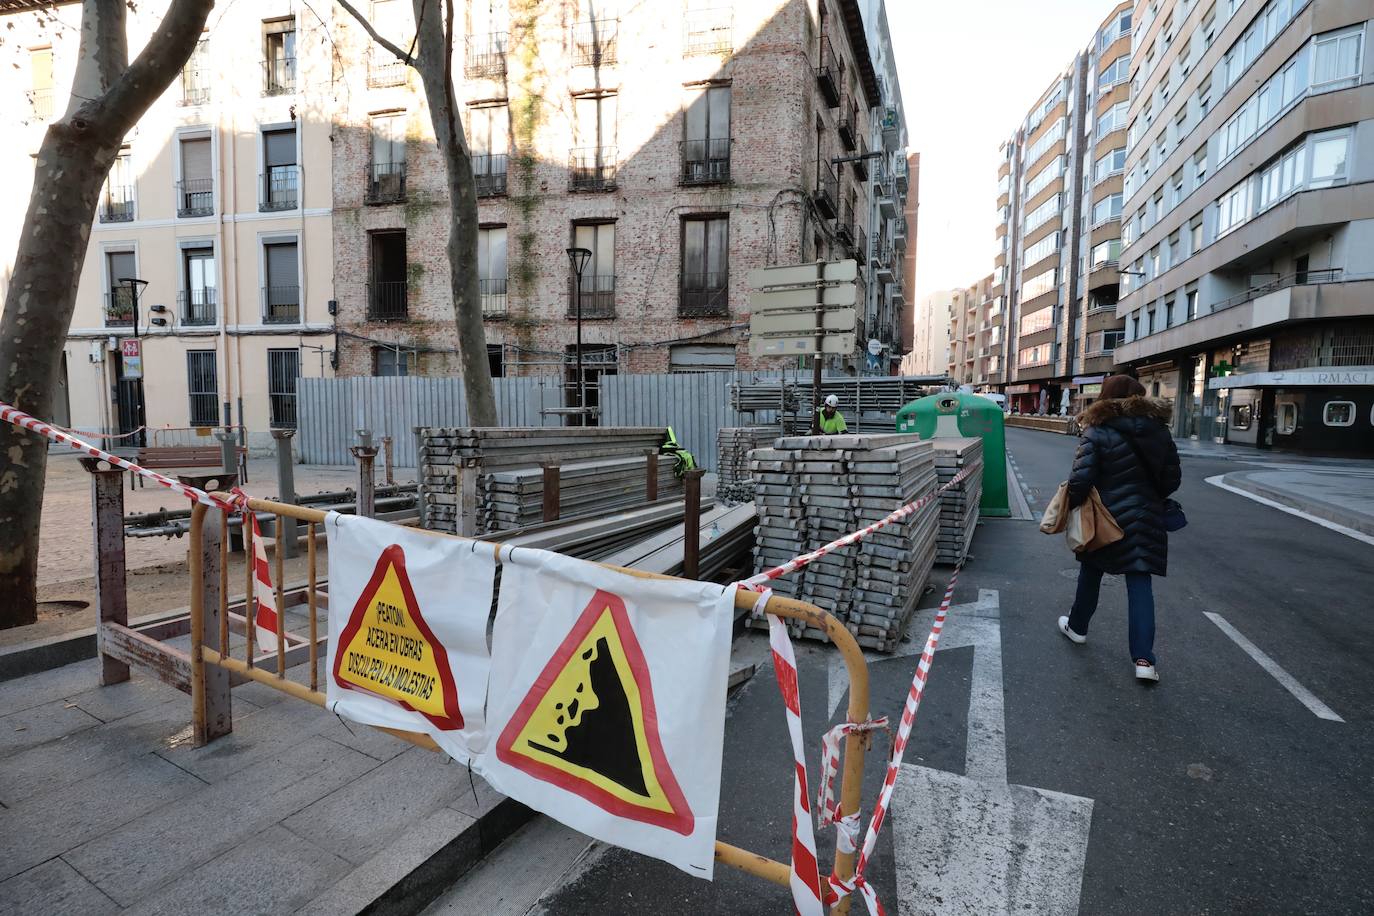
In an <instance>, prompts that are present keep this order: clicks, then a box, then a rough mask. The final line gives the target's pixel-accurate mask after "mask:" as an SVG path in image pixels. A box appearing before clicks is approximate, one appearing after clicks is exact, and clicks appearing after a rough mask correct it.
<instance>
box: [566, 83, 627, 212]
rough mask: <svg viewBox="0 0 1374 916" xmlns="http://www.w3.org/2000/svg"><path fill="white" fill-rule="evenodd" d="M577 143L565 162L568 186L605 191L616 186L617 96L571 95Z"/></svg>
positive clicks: (605, 94) (601, 94)
mask: <svg viewBox="0 0 1374 916" xmlns="http://www.w3.org/2000/svg"><path fill="white" fill-rule="evenodd" d="M573 114H574V127H575V131H574V136H575V142H576V144H577V145H576V147H575V148H574V149H573V151H572V153H571V157H570V162H569V164H568V173H569V178H568V189H569V190H572V191H606V190H610V189H611V188H614V187H615V167H616V147H615V137H616V96H615V94H614V93H604V92H603V93H595V94H590V95H579V96H576V97H574V99H573Z"/></svg>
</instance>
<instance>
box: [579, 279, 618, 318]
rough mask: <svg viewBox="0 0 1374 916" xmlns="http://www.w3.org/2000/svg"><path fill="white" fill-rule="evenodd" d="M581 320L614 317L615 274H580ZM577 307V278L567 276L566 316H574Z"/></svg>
mask: <svg viewBox="0 0 1374 916" xmlns="http://www.w3.org/2000/svg"><path fill="white" fill-rule="evenodd" d="M581 302H582V320H583V321H587V320H596V319H601V318H614V317H615V275H614V274H598V275H595V276H592V275H588V274H583V275H582V290H581ZM577 308H578V287H577V278H576V277H569V278H568V317H569V318H576V317H577Z"/></svg>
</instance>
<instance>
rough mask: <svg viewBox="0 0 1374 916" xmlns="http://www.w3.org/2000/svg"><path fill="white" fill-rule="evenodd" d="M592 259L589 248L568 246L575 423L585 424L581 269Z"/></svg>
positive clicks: (585, 387)
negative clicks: (572, 286) (574, 286)
mask: <svg viewBox="0 0 1374 916" xmlns="http://www.w3.org/2000/svg"><path fill="white" fill-rule="evenodd" d="M591 259H592V252H591V249H589V248H569V249H568V263H570V264H571V265H572V269H573V275H574V276H575V277H576V280H575V281H574V282H576V284H577V293H576V295H575V298H574V302H576V306H575V308H576V309H577V425H578V426H586V425H587V412H586V411H587V382H586V379H584V378H583V376H582V271H583V270H585V269H586V267H587V262H588V261H590V260H591Z"/></svg>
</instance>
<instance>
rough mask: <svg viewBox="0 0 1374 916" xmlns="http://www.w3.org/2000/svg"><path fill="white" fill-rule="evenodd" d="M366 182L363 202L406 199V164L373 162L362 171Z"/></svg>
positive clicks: (393, 201)
mask: <svg viewBox="0 0 1374 916" xmlns="http://www.w3.org/2000/svg"><path fill="white" fill-rule="evenodd" d="M363 178H364V181H366V182H367V184H366V186H365V187H364V189H363V202H364V203H368V204H394V203H400V202H401V201H403V200H405V199H406V164H405V163H404V162H374V163H372V164H371V165H369V166H368V167H367V171H366V172H365V173H364V176H363Z"/></svg>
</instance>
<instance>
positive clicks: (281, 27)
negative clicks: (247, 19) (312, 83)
mask: <svg viewBox="0 0 1374 916" xmlns="http://www.w3.org/2000/svg"><path fill="white" fill-rule="evenodd" d="M262 43H263V62H262V94H263V95H287V94H289V93H292V92H295V91H296V19H295V17H294V16H288V17H287V18H285V19H274V20H271V21H269V22H264V23H263V24H262Z"/></svg>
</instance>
